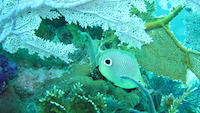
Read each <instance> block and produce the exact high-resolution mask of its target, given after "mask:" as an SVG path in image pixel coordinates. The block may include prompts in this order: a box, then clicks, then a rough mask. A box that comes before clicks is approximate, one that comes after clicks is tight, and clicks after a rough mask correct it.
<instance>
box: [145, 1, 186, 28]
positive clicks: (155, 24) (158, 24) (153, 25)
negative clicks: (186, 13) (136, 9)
mask: <svg viewBox="0 0 200 113" xmlns="http://www.w3.org/2000/svg"><path fill="white" fill-rule="evenodd" d="M182 9H183V6H181V5H179V6H178V7H177V8H175V9H174V10H173V12H171V13H170V14H169V15H167V16H165V17H162V18H158V19H157V20H156V21H153V22H147V23H146V24H145V26H146V30H147V31H148V30H152V29H156V28H161V27H162V26H163V25H166V24H168V23H169V22H170V21H171V20H172V19H173V18H175V17H176V16H177V15H178V13H179V12H180V11H181V10H182Z"/></svg>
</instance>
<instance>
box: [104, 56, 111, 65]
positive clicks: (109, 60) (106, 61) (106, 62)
mask: <svg viewBox="0 0 200 113" xmlns="http://www.w3.org/2000/svg"><path fill="white" fill-rule="evenodd" d="M104 64H105V65H107V66H111V65H112V60H111V59H110V58H106V59H105V60H104Z"/></svg>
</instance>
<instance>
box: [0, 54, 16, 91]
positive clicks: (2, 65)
mask: <svg viewBox="0 0 200 113" xmlns="http://www.w3.org/2000/svg"><path fill="white" fill-rule="evenodd" d="M16 73H17V65H16V64H15V63H14V62H11V61H9V60H8V58H6V57H5V56H4V55H1V54H0V93H2V91H4V90H5V88H6V84H7V82H8V80H9V78H13V77H14V75H15V74H16Z"/></svg>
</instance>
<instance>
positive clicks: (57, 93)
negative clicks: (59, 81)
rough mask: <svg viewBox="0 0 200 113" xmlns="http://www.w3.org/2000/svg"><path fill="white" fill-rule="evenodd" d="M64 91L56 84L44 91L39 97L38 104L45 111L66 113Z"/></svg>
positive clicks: (48, 112) (46, 112)
mask: <svg viewBox="0 0 200 113" xmlns="http://www.w3.org/2000/svg"><path fill="white" fill-rule="evenodd" d="M63 97H64V91H62V90H61V89H58V88H57V87H56V86H54V87H53V89H52V90H50V91H46V93H45V97H43V98H40V99H39V105H40V106H41V108H42V110H43V112H45V113H67V109H66V106H65V105H62V103H64V102H63V101H64V99H62V98H63Z"/></svg>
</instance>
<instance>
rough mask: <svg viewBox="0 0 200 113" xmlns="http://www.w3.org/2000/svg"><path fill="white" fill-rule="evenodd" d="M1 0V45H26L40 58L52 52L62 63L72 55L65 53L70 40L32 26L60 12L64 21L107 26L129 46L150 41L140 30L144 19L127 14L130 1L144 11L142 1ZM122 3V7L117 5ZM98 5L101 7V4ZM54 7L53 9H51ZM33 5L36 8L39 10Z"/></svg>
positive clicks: (71, 48) (13, 49)
mask: <svg viewBox="0 0 200 113" xmlns="http://www.w3.org/2000/svg"><path fill="white" fill-rule="evenodd" d="M1 2H2V5H1V6H2V11H1V17H0V20H1V23H0V25H1V27H0V31H1V38H0V42H1V43H2V45H3V49H4V50H6V51H8V52H10V53H15V52H17V51H18V50H19V49H22V48H25V49H28V51H29V54H34V53H38V55H39V56H40V58H42V59H44V58H45V57H47V58H48V57H50V56H54V57H56V58H60V59H62V60H63V61H65V62H66V63H69V62H71V61H72V59H70V58H69V56H68V55H69V54H72V53H74V51H75V50H77V49H76V48H75V47H74V45H73V44H67V45H66V44H64V43H62V42H59V43H55V42H52V41H49V40H44V39H41V38H40V37H37V36H36V35H35V29H38V28H39V26H40V23H41V22H42V19H46V18H47V19H50V20H53V19H57V18H59V17H60V16H61V15H60V14H62V15H63V16H64V17H65V20H66V21H67V22H69V23H72V22H75V23H76V22H77V21H78V22H79V23H80V25H81V26H82V27H87V26H91V27H93V26H96V24H97V25H99V26H101V27H102V28H103V30H106V29H108V28H109V27H110V28H112V29H113V30H116V34H117V35H118V36H119V39H120V40H121V42H122V43H127V44H128V45H129V46H134V47H138V48H140V47H141V46H142V45H143V44H144V43H150V42H151V41H152V40H151V37H149V35H147V34H146V32H145V31H144V29H145V27H144V22H143V21H142V20H141V19H140V18H138V17H136V16H132V17H130V15H129V9H130V7H131V5H132V4H133V5H135V6H136V7H137V8H138V9H143V11H144V12H145V9H146V5H144V4H143V1H139V0H135V1H130V0H126V1H107V0H103V1H102V0H82V1H73V2H72V1H66V0H64V1H53V0H39V1H32V2H30V1H29V2H25V1H24V0H20V1H18V2H15V1H9V0H6V1H1ZM135 2H136V3H135ZM55 4H56V5H55ZM122 4H123V7H121V5H122ZM102 5H103V6H104V7H101V6H102ZM105 5H106V6H105ZM91 6H92V7H91ZM113 7H115V8H114V9H115V10H113ZM55 8H56V9H57V10H54V9H55ZM35 9H40V11H39V10H35ZM102 10H105V12H102ZM122 12H123V14H122ZM69 17H70V18H69ZM10 18H11V19H10ZM88 20H89V21H88ZM94 23H95V24H94ZM136 23H140V24H136ZM130 25H131V26H130ZM130 37H131V38H130ZM138 37H139V38H138Z"/></svg>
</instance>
